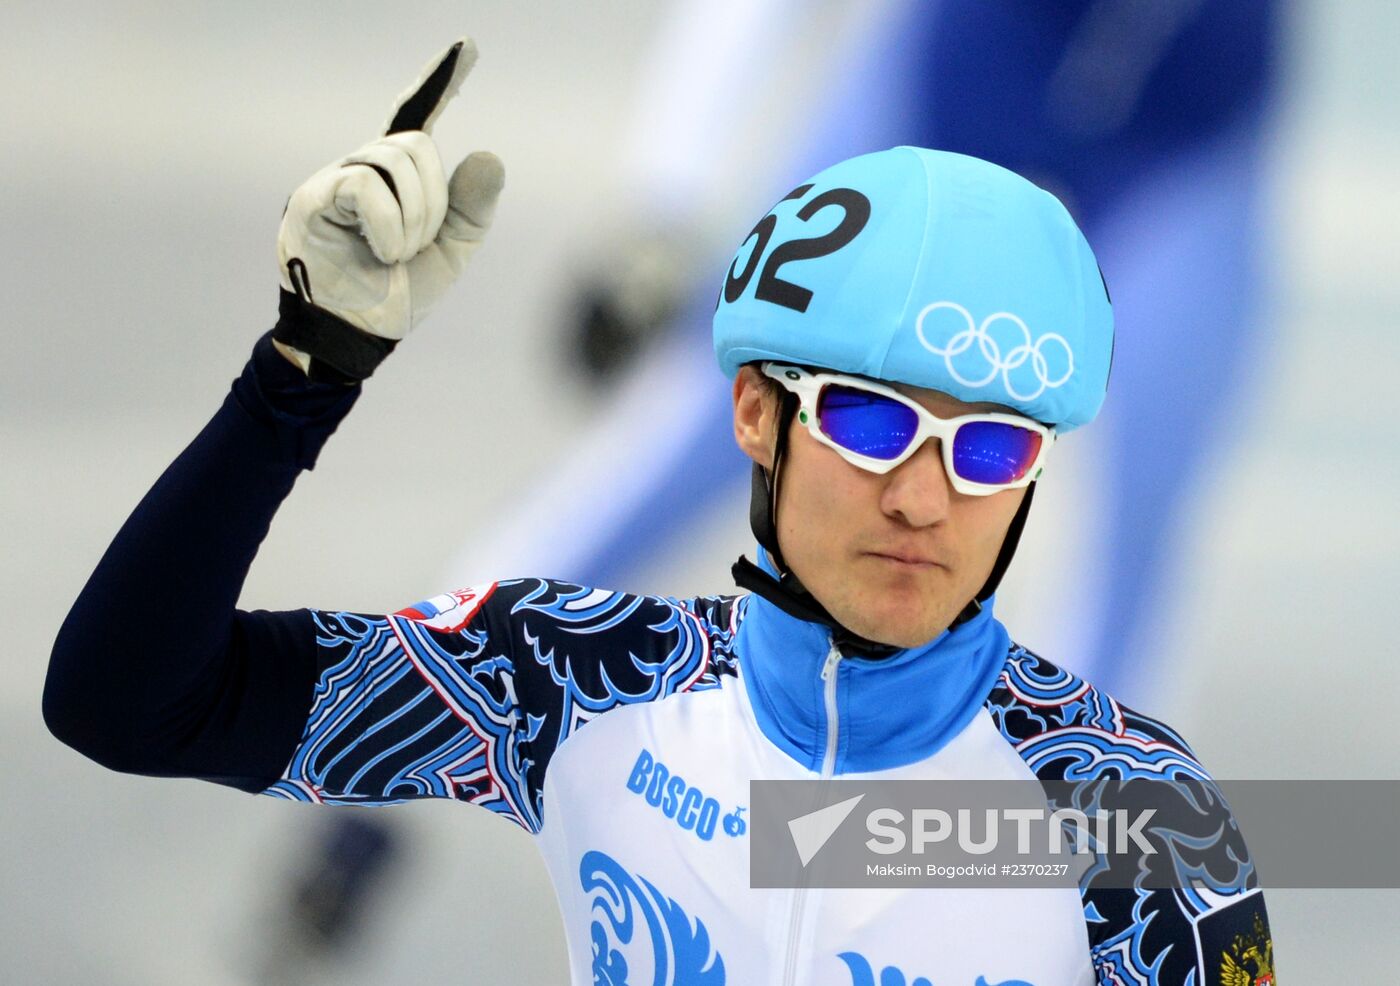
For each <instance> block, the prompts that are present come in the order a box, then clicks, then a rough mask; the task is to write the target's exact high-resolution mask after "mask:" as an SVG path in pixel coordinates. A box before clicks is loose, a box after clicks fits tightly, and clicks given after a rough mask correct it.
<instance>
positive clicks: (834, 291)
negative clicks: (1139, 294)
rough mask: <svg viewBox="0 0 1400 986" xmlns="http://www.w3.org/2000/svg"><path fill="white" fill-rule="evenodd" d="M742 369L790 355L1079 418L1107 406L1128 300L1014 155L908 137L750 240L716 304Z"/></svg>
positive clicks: (720, 351) (1069, 422)
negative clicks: (1118, 322) (1004, 157)
mask: <svg viewBox="0 0 1400 986" xmlns="http://www.w3.org/2000/svg"><path fill="white" fill-rule="evenodd" d="M714 343H715V354H716V356H718V358H719V362H720V366H721V368H722V369H723V370H724V372H725V373H726V374H727V375H728V376H730V377H733V376H734V374H735V373H737V372H738V369H739V367H740V366H741V365H742V364H744V363H748V362H751V361H753V360H781V361H786V362H791V363H800V364H805V365H808V366H815V367H822V368H825V369H831V370H838V371H841V372H844V373H854V374H859V375H862V376H867V377H873V378H875V379H879V380H886V381H894V382H900V383H906V384H913V385H915V386H918V387H928V388H930V389H933V390H939V391H942V392H944V393H947V394H951V395H952V396H953V397H956V398H958V399H959V400H963V401H968V402H982V401H987V402H992V403H995V404H1002V405H1005V406H1007V407H1010V408H1012V409H1013V410H1015V411H1017V412H1018V413H1020V414H1024V415H1026V416H1027V417H1030V418H1034V419H1035V420H1037V421H1041V422H1044V423H1045V424H1048V425H1053V426H1054V427H1055V428H1056V430H1057V431H1060V432H1066V431H1070V430H1071V429H1073V428H1077V427H1079V426H1080V425H1082V424H1086V423H1087V422H1089V421H1090V420H1092V419H1093V417H1094V415H1095V414H1097V413H1098V410H1099V406H1100V405H1101V404H1102V403H1103V398H1104V392H1105V389H1106V388H1107V385H1108V371H1109V363H1110V360H1111V357H1112V352H1113V311H1112V308H1111V306H1110V303H1109V298H1108V291H1107V288H1106V287H1105V285H1104V282H1103V278H1102V275H1101V274H1100V273H1099V268H1098V264H1097V263H1096V262H1095V260H1094V255H1093V253H1092V252H1091V251H1090V249H1089V244H1088V243H1086V242H1085V240H1084V236H1083V234H1082V233H1080V232H1079V228H1078V227H1077V226H1076V225H1075V224H1074V220H1073V219H1071V218H1070V215H1069V213H1068V212H1067V211H1066V210H1065V207H1064V206H1063V205H1061V204H1060V202H1059V200H1058V199H1056V198H1055V197H1054V196H1053V195H1051V194H1050V193H1049V192H1046V191H1044V190H1043V189H1041V188H1038V187H1037V186H1035V185H1034V184H1032V183H1031V182H1029V181H1027V180H1026V179H1024V178H1022V177H1020V176H1019V175H1017V174H1014V173H1013V172H1010V171H1007V170H1006V169H1005V168H1001V167H998V166H997V165H994V164H990V163H988V162H986V161H982V160H979V159H977V158H973V157H967V156H965V155H962V154H951V153H948V152H945V151H932V150H926V149H924V148H920V147H896V148H893V149H891V150H887V151H880V152H878V153H875V154H866V155H862V156H861V157H856V158H852V159H850V160H849V161H843V162H841V163H840V164H837V165H834V166H833V167H830V168H827V169H826V170H825V171H823V172H821V173H820V174H818V175H817V176H816V177H814V178H812V179H811V181H810V182H809V183H807V184H805V185H803V186H801V187H799V188H798V189H796V190H794V192H793V193H792V194H791V195H789V196H788V197H787V198H785V199H783V200H782V201H781V202H779V203H778V204H777V205H776V206H775V207H774V208H773V211H772V212H770V213H769V214H768V215H767V216H765V217H764V218H763V219H762V220H761V221H760V222H759V224H758V226H756V227H755V228H754V230H753V232H751V233H750V234H749V236H748V238H747V239H745V240H744V242H743V243H742V244H740V246H739V250H738V252H737V253H736V254H735V257H734V261H733V263H732V264H731V266H730V268H729V271H728V275H727V277H726V279H725V285H724V289H723V290H722V291H721V293H720V299H719V306H718V308H717V309H716V310H715V319H714Z"/></svg>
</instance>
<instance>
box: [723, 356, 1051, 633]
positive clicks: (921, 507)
mask: <svg viewBox="0 0 1400 986" xmlns="http://www.w3.org/2000/svg"><path fill="white" fill-rule="evenodd" d="M894 386H895V389H897V390H899V391H900V392H902V393H904V394H905V395H907V396H909V397H911V398H913V399H914V400H915V401H917V402H918V403H920V404H922V405H923V406H924V407H926V408H928V410H929V411H931V412H932V413H933V414H935V415H937V416H938V417H941V418H951V417H955V416H957V415H959V414H969V413H972V412H978V411H1005V410H1006V408H1004V407H1000V406H999V405H994V404H967V403H964V402H962V401H959V400H957V399H955V398H953V397H949V396H948V395H947V394H943V393H940V392H938V391H936V390H926V389H924V388H921V387H909V386H904V385H901V384H896V385H894ZM777 413H778V398H777V396H776V395H774V394H773V393H772V392H771V391H770V389H769V388H768V387H767V386H766V381H764V380H763V378H761V377H760V376H759V374H758V371H757V370H755V369H754V368H753V367H749V366H745V367H743V368H741V369H740V371H739V375H738V377H737V378H736V379H735V381H734V432H735V438H736V439H737V440H738V442H739V447H740V448H742V449H743V450H744V451H745V452H746V453H747V454H748V455H749V457H750V458H752V459H753V460H754V461H756V462H758V463H760V464H762V465H763V466H765V467H767V468H771V467H772V464H773V449H774V442H775V439H776V427H777ZM1025 492H1026V491H1025V490H1024V489H1018V490H1006V491H1003V492H1001V493H994V494H992V495H991V496H967V495H965V494H962V493H958V492H956V491H955V490H954V489H953V488H952V487H951V486H950V485H949V484H948V477H947V475H946V474H945V473H944V470H943V458H942V451H941V449H940V448H939V445H938V439H936V438H932V439H929V440H928V441H927V442H925V443H924V445H923V446H922V447H921V448H920V449H919V450H918V451H916V452H915V453H914V454H913V455H912V456H911V457H910V458H909V459H908V460H907V461H905V462H903V463H901V464H900V465H899V466H897V467H896V468H894V469H892V470H890V472H888V473H886V474H884V475H883V476H881V475H877V474H876V473H872V472H866V471H865V470H864V469H860V468H858V467H856V466H853V465H851V463H849V462H847V461H846V460H845V459H843V458H841V456H839V455H838V454H837V453H836V452H835V451H834V450H832V449H830V448H827V447H826V446H825V445H823V444H821V443H820V442H818V441H817V440H816V439H815V438H813V437H812V436H811V434H809V433H808V431H807V429H806V428H805V427H804V426H802V425H800V424H798V423H797V422H796V421H794V422H793V425H792V427H791V431H790V432H789V434H788V447H787V452H786V454H785V458H784V461H783V468H782V474H781V476H780V477H779V482H778V541H779V543H780V544H781V546H782V549H783V558H784V560H785V561H786V562H787V564H788V565H789V566H790V567H791V569H792V571H793V573H794V574H795V575H796V576H797V577H798V578H799V579H801V580H802V584H803V585H805V586H806V587H807V589H808V590H809V591H810V592H811V593H812V595H813V596H815V597H816V598H817V600H818V601H819V602H820V603H821V604H822V605H823V606H825V607H826V609H827V611H828V612H829V613H831V615H832V616H834V617H835V618H836V619H837V620H838V621H840V622H841V623H842V624H844V625H845V626H847V627H849V628H850V629H851V630H853V631H855V632H856V633H858V634H860V635H861V636H863V637H866V638H868V639H870V640H876V641H879V642H881V643H887V644H893V645H895V646H898V647H916V646H919V645H921V644H925V643H927V642H928V641H930V640H932V639H933V638H934V637H936V636H938V634H940V633H942V632H943V631H944V630H945V629H947V628H948V625H949V624H951V623H952V622H953V620H954V619H956V618H957V615H958V614H959V613H960V612H961V611H962V609H963V607H964V606H966V605H967V604H968V602H969V601H970V600H971V599H972V597H973V596H975V595H976V594H977V591H978V590H979V589H981V588H982V586H983V585H984V584H985V583H986V581H987V577H988V576H989V575H990V574H991V570H992V565H993V564H994V563H995V561H996V557H997V554H998V553H999V552H1000V550H1001V546H1002V542H1003V541H1004V540H1005V538H1006V531H1007V528H1008V527H1009V526H1010V524H1011V519H1012V517H1013V516H1015V514H1016V509H1017V507H1019V506H1020V504H1021V500H1022V498H1023V497H1024V496H1025Z"/></svg>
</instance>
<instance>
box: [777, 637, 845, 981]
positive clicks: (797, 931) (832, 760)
mask: <svg viewBox="0 0 1400 986" xmlns="http://www.w3.org/2000/svg"><path fill="white" fill-rule="evenodd" d="M840 663H841V649H840V648H839V647H837V646H836V642H835V641H832V642H831V645H830V649H829V650H827V652H826V660H825V661H823V662H822V670H821V674H820V678H821V682H822V705H823V707H824V708H825V711H826V749H825V750H824V751H823V752H822V769H821V775H820V776H821V779H822V780H824V781H825V780H830V779H831V777H832V776H833V775H834V774H835V773H836V743H837V740H838V739H839V738H840V733H839V732H838V722H837V715H836V669H837V666H838V665H839V664H840ZM807 890H808V888H807V887H806V886H804V885H802V884H800V883H799V884H798V886H796V887H794V888H793V891H792V914H791V916H790V917H789V919H788V947H787V959H786V966H785V969H784V971H783V986H795V984H796V982H797V960H798V955H797V944H798V941H799V939H800V937H801V933H802V912H803V910H805V908H806V904H807Z"/></svg>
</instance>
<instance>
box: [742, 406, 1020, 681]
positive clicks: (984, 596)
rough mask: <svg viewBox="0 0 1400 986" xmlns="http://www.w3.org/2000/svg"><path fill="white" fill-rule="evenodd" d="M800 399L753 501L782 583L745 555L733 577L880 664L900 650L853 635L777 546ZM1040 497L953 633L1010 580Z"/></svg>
mask: <svg viewBox="0 0 1400 986" xmlns="http://www.w3.org/2000/svg"><path fill="white" fill-rule="evenodd" d="M797 405H798V400H797V395H795V394H791V393H784V394H783V397H782V403H781V405H780V406H779V408H778V437H777V442H776V443H775V445H774V449H773V471H772V473H771V475H770V473H769V471H768V470H767V469H764V468H763V467H762V466H761V465H759V464H758V463H757V462H755V463H754V465H753V485H752V488H751V492H750V496H749V526H750V527H751V528H752V529H753V534H754V537H755V538H757V539H758V543H759V545H761V546H762V547H763V548H764V550H766V551H767V552H768V555H769V557H770V558H772V560H773V567H774V568H776V569H777V570H778V573H779V574H778V577H777V578H774V577H773V576H772V575H770V574H769V573H768V572H766V571H764V570H763V569H762V568H759V567H758V566H757V565H755V564H754V563H753V562H751V561H749V560H748V558H746V557H744V556H743V555H740V556H739V560H738V561H737V562H735V563H734V567H733V568H732V569H731V572H732V573H733V575H734V582H735V583H736V584H737V585H738V586H739V587H740V588H742V589H748V590H749V591H750V592H752V593H755V594H756V595H759V596H762V597H763V598H764V599H766V600H768V601H769V602H770V603H772V604H773V605H774V606H777V607H778V608H779V609H781V610H782V611H783V612H784V613H787V614H788V615H789V616H795V617H796V618H797V619H799V620H805V621H807V622H808V623H817V624H820V625H822V626H825V627H827V628H829V629H830V630H831V639H832V643H834V644H835V645H836V646H837V647H838V648H839V649H840V650H841V652H842V653H843V654H847V655H852V654H858V655H860V656H861V657H871V658H881V657H888V656H890V655H891V654H894V653H896V652H898V651H899V650H900V648H899V647H895V646H894V645H893V644H882V643H880V642H879V641H876V640H870V639H868V638H866V637H862V636H861V635H860V634H858V633H856V632H855V631H853V630H851V629H850V628H849V627H847V626H845V625H844V624H843V623H841V622H839V621H838V620H837V619H836V617H834V616H832V615H831V614H830V613H829V612H827V609H826V607H825V606H823V605H822V604H821V603H819V602H818V601H817V600H816V597H814V596H813V595H812V594H811V593H810V592H808V591H807V588H806V587H805V586H804V585H803V584H802V583H801V581H799V580H798V578H797V576H796V575H794V574H793V573H792V571H791V570H790V569H789V568H788V567H787V564H786V562H784V561H783V551H782V548H781V547H780V546H779V545H778V480H779V477H780V476H781V475H782V464H783V458H784V455H785V453H786V452H787V436H788V431H789V427H790V425H791V424H792V419H793V416H794V415H795V414H796V413H797ZM1034 496H1035V483H1031V484H1030V486H1028V487H1027V488H1026V495H1025V497H1024V498H1023V499H1022V500H1021V506H1020V507H1019V508H1018V509H1017V510H1016V515H1015V516H1014V517H1012V518H1011V524H1010V525H1009V526H1008V527H1007V529H1006V540H1004V541H1003V542H1002V544H1001V551H1000V552H999V553H998V554H997V560H996V561H995V562H994V563H993V564H992V571H991V573H990V574H989V575H988V576H987V581H986V583H985V584H984V585H983V586H982V588H981V590H979V591H978V593H977V595H976V596H974V597H973V598H972V599H971V601H969V602H968V604H967V605H966V606H964V607H963V610H962V612H961V613H959V614H958V617H957V619H955V620H954V621H953V623H952V625H951V626H950V627H949V629H950V630H952V629H956V628H957V627H959V626H962V625H963V624H964V623H966V622H967V621H968V620H970V619H972V618H973V617H974V616H976V615H977V614H978V613H980V612H981V611H982V604H983V603H984V602H986V601H987V600H988V599H990V598H991V597H992V594H993V593H995V592H996V591H997V586H999V585H1000V584H1001V579H1002V576H1004V575H1005V574H1006V569H1007V567H1008V566H1010V564H1011V558H1012V556H1013V555H1015V554H1016V546H1017V545H1018V544H1020V541H1021V532H1022V531H1023V530H1024V529H1025V526H1026V518H1027V517H1028V516H1029V515H1030V510H1031V500H1032V498H1033V497H1034Z"/></svg>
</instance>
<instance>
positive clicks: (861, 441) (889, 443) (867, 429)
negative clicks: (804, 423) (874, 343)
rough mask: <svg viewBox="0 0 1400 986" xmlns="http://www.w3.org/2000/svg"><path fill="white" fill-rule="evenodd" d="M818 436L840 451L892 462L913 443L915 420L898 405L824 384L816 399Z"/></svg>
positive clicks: (857, 391) (917, 418)
mask: <svg viewBox="0 0 1400 986" xmlns="http://www.w3.org/2000/svg"><path fill="white" fill-rule="evenodd" d="M817 421H818V422H819V423H820V425H821V429H822V433H823V434H825V435H826V436H827V437H828V438H830V439H831V440H832V441H833V442H835V443H836V444H837V445H840V446H841V447H842V448H847V449H850V450H851V451H852V452H859V453H860V454H861V455H868V456H870V458H872V459H894V458H897V457H898V456H899V454H900V453H901V452H903V451H904V450H905V449H906V448H908V447H909V443H910V442H911V441H913V440H914V433H915V432H917V431H918V430H919V416H918V415H917V414H915V413H914V410H913V409H912V408H909V407H906V406H905V405H903V404H901V403H899V401H895V400H891V399H890V398H888V397H884V396H882V395H880V394H872V393H869V392H868V391H864V390H855V389H852V388H850V387H842V386H840V385H839V384H828V385H827V386H825V387H823V388H822V392H821V396H820V397H819V398H818V399H817Z"/></svg>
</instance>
